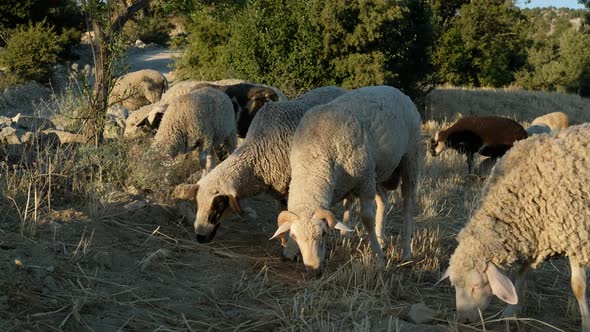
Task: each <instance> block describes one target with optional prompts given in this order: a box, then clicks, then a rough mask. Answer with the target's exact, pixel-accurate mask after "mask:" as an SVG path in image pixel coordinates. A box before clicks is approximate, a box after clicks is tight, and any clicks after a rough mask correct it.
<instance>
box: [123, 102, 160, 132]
mask: <svg viewBox="0 0 590 332" xmlns="http://www.w3.org/2000/svg"><path fill="white" fill-rule="evenodd" d="M167 108H168V104H163V103H155V104H150V105H146V106H143V107H142V108H140V109H138V110H136V111H133V112H131V113H129V116H128V117H127V119H125V129H124V131H123V137H125V138H128V139H131V138H135V137H138V136H139V135H141V133H144V132H148V131H151V132H155V131H156V130H157V129H158V127H160V122H161V120H162V116H164V112H166V109H167Z"/></svg>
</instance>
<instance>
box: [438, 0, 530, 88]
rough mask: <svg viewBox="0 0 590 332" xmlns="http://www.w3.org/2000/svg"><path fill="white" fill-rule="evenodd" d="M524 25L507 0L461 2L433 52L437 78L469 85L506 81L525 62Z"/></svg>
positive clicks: (496, 84) (504, 83) (517, 12)
mask: <svg viewBox="0 0 590 332" xmlns="http://www.w3.org/2000/svg"><path fill="white" fill-rule="evenodd" d="M524 24H525V21H524V17H523V16H522V15H521V14H520V11H519V10H518V9H517V8H516V7H515V6H514V5H512V4H510V3H505V2H503V1H496V2H494V1H492V3H490V1H487V0H474V1H472V2H471V3H469V4H466V5H463V6H462V7H461V8H460V14H459V15H457V16H455V17H454V18H453V20H452V22H451V24H450V28H449V29H448V30H446V31H445V32H444V33H443V34H442V36H441V38H440V40H439V42H438V45H437V49H436V51H435V53H434V57H433V62H434V64H435V65H436V67H437V69H438V75H439V78H440V80H441V81H442V82H445V83H450V84H453V85H470V86H494V87H499V86H504V85H507V84H510V83H511V82H512V81H513V79H514V77H513V75H514V74H513V73H514V72H515V71H516V70H518V69H519V68H520V67H522V66H523V65H524V62H525V57H526V55H525V54H524V51H523V50H524V48H525V36H524V33H523V32H524V30H525V29H524Z"/></svg>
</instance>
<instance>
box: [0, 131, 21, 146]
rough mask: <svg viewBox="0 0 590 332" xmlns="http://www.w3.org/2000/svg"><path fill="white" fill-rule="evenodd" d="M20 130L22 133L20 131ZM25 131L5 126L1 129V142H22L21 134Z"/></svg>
mask: <svg viewBox="0 0 590 332" xmlns="http://www.w3.org/2000/svg"><path fill="white" fill-rule="evenodd" d="M19 131H20V133H19ZM23 133H24V131H22V130H17V129H15V128H13V127H5V128H4V129H2V131H0V143H2V144H21V140H20V136H22V134H23Z"/></svg>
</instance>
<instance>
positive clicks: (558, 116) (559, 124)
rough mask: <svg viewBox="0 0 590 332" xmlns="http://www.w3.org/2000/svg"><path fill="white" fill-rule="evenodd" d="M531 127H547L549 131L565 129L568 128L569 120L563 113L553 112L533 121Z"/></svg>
mask: <svg viewBox="0 0 590 332" xmlns="http://www.w3.org/2000/svg"><path fill="white" fill-rule="evenodd" d="M533 125H547V126H549V128H551V130H559V129H565V128H567V127H568V126H569V118H568V116H567V114H565V113H563V112H553V113H548V114H545V115H543V116H540V117H538V118H536V119H534V120H533V122H532V123H531V126H533Z"/></svg>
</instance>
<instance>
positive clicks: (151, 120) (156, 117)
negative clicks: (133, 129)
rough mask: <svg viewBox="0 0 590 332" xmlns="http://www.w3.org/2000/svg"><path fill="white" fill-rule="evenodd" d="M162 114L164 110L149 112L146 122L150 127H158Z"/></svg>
mask: <svg viewBox="0 0 590 332" xmlns="http://www.w3.org/2000/svg"><path fill="white" fill-rule="evenodd" d="M163 116H164V112H162V111H158V112H150V113H149V114H148V116H147V123H148V124H149V125H150V127H152V128H158V127H159V126H160V122H161V121H162V117H163Z"/></svg>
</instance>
